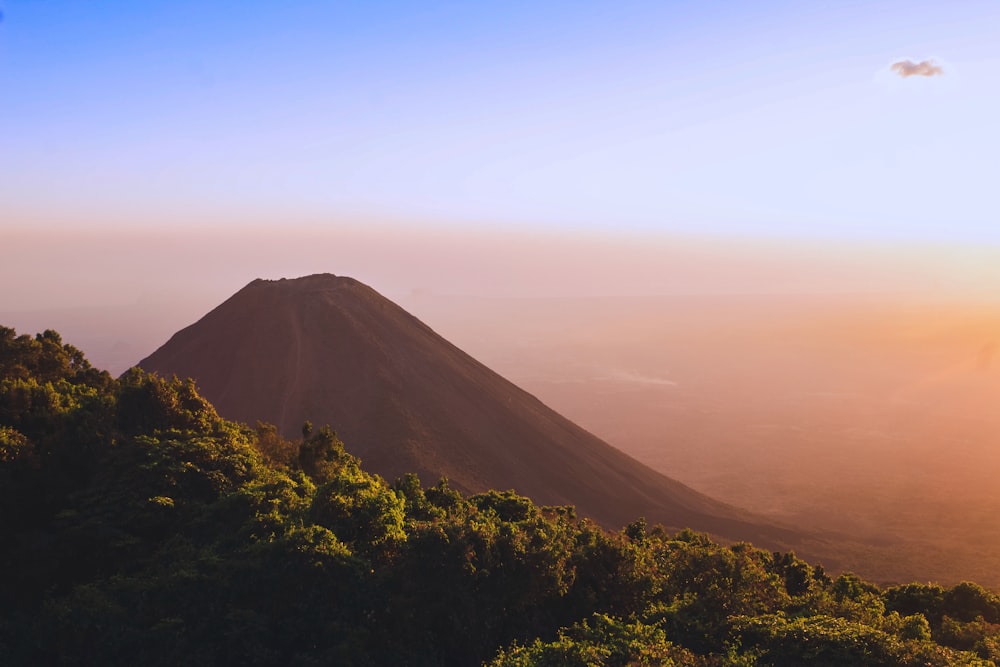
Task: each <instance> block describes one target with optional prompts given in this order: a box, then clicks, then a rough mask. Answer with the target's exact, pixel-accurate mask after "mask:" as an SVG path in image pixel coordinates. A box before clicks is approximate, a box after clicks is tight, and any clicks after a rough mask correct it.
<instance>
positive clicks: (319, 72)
mask: <svg viewBox="0 0 1000 667" xmlns="http://www.w3.org/2000/svg"><path fill="white" fill-rule="evenodd" d="M0 9H2V11H3V15H4V16H3V22H2V23H0V218H2V219H3V222H0V225H5V226H6V225H21V226H25V225H39V224H43V225H53V226H66V225H69V226H74V225H85V224H89V225H93V224H106V225H131V226H135V227H140V228H142V227H148V228H154V229H155V228H158V227H163V226H169V225H178V224H188V225H210V226H216V227H219V226H222V227H225V226H228V225H233V226H235V225H241V224H247V223H248V222H253V223H254V224H259V225H265V226H266V225H269V224H293V223H299V224H303V225H324V224H334V222H333V221H336V220H339V219H343V218H345V217H361V218H364V217H365V216H370V217H373V218H379V219H385V218H389V219H393V220H397V221H400V224H412V225H414V226H416V225H419V224H422V221H427V220H435V221H444V222H447V223H449V224H453V225H458V226H463V227H482V228H484V229H488V228H498V227H508V228H509V227H524V228H530V229H538V228H544V229H546V230H556V231H560V230H562V231H566V232H569V233H572V232H579V231H581V230H588V231H591V230H597V231H604V230H607V231H612V232H617V231H621V230H625V231H631V232H636V233H645V232H650V231H652V232H666V233H684V234H706V235H741V236H761V237H789V238H803V237H806V238H817V237H818V238H837V239H842V240H843V239H846V240H851V239H889V240H895V239H903V240H930V241H935V240H948V241H956V242H967V241H973V242H990V243H995V242H997V241H1000V216H998V213H1000V204H998V197H997V195H996V194H995V190H996V184H995V182H996V178H997V175H998V174H1000V131H998V130H997V126H996V119H997V118H1000V40H998V39H997V35H1000V4H998V3H996V2H951V3H942V2H934V3H932V2H922V1H919V0H918V1H912V2H865V3H854V2H852V3H846V2H837V3H795V2H753V3H749V2H747V3H735V2H670V3H663V2H615V3H610V2H608V3H603V2H572V3H571V2H547V3H537V2H534V3H528V2H504V3H493V2H475V3H433V2H425V3H416V2H413V3H410V2H327V3H319V2H295V3H273V2H269V3H263V2H255V1H245V2H240V3H229V2H217V3H202V2H197V3H196V2H186V1H181V2H169V3H168V2H159V1H157V0H152V1H144V2H141V3H136V2H83V1H82V0H0ZM906 59H909V60H910V61H912V62H914V63H919V62H921V61H925V60H933V61H934V63H935V64H936V65H937V66H939V67H940V68H941V72H942V73H941V74H940V75H936V76H909V77H905V78H904V77H901V76H899V75H898V74H897V73H894V72H893V71H892V70H891V69H890V68H891V65H892V64H893V63H895V62H900V61H903V60H906ZM407 221H413V222H411V223H407Z"/></svg>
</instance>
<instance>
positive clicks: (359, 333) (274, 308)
mask: <svg viewBox="0 0 1000 667" xmlns="http://www.w3.org/2000/svg"><path fill="white" fill-rule="evenodd" d="M139 365H140V366H141V367H142V368H144V369H146V370H149V371H157V372H159V373H161V374H176V375H178V376H182V377H193V378H195V379H196V380H197V382H198V385H199V387H200V388H201V391H202V392H203V394H204V395H205V396H206V397H207V398H208V399H209V400H211V401H212V402H213V403H214V404H215V406H216V408H217V409H218V410H219V412H220V414H222V415H225V416H226V417H228V418H231V419H235V420H240V421H246V422H250V423H253V422H254V421H256V420H263V421H267V422H271V423H274V424H276V425H277V426H278V427H279V429H280V430H281V432H282V433H284V434H285V435H288V436H296V435H297V434H299V432H300V429H301V427H302V424H303V422H304V421H306V420H310V421H312V422H314V423H316V424H317V425H319V424H326V423H328V424H330V425H331V426H333V427H334V429H336V431H337V432H338V434H339V435H340V437H341V438H342V439H343V440H344V442H345V443H347V446H348V449H349V450H350V451H352V452H354V453H356V454H358V455H359V456H360V457H361V458H362V460H363V461H364V463H365V465H366V467H367V468H369V469H371V470H374V471H375V472H378V473H379V474H381V475H382V476H383V477H385V478H387V479H393V478H395V477H396V476H398V475H401V474H403V473H405V472H417V473H418V474H419V475H420V477H421V479H422V480H423V481H424V482H425V483H430V482H434V481H436V480H437V479H438V478H439V477H441V476H442V475H443V476H446V477H448V478H449V479H450V480H451V481H452V483H453V484H454V485H455V486H456V487H458V488H460V489H462V490H464V491H467V492H469V491H471V492H477V491H483V490H486V489H490V488H495V489H516V490H517V491H518V492H519V493H522V494H525V495H527V496H530V497H531V498H532V499H534V500H535V501H536V502H539V503H542V504H558V505H563V504H572V505H575V506H576V507H577V510H578V512H579V513H580V514H582V515H584V516H589V517H592V518H593V519H595V520H596V521H598V522H599V523H601V524H604V525H607V526H616V527H617V526H622V525H624V524H625V523H627V522H629V521H633V520H635V519H636V518H637V517H640V516H644V517H646V518H647V519H648V520H650V521H653V522H658V523H663V524H665V525H667V526H670V527H674V528H681V527H691V528H694V529H697V530H703V531H708V532H711V533H713V534H716V535H719V536H721V537H725V538H729V539H745V540H752V541H755V542H760V543H761V544H770V545H780V544H786V543H788V542H789V541H795V536H794V535H793V534H792V533H791V532H790V531H787V530H784V529H781V528H777V527H774V526H770V525H768V524H766V523H764V522H762V521H757V520H755V518H753V517H751V516H750V515H748V514H746V513H743V512H741V511H739V510H736V509H735V508H732V507H729V506H727V505H723V504H722V503H718V502H716V501H714V500H712V499H710V498H708V497H706V496H704V495H702V494H699V493H697V492H696V491H694V490H692V489H690V488H688V487H687V486H684V485H683V484H681V483H680V482H677V481H675V480H672V479H670V478H668V477H665V476H664V475H662V474H660V473H658V472H655V471H654V470H652V469H650V468H648V467H646V466H644V465H642V464H641V463H639V462H638V461H636V460H634V459H632V458H631V457H629V456H627V455H626V454H624V453H622V452H620V451H618V450H617V449H615V448H613V447H611V446H610V445H608V444H607V443H605V442H604V441H602V440H600V439H599V438H597V437H596V436H594V435H592V434H591V433H589V432H587V431H585V430H584V429H582V428H580V427H579V426H577V425H576V424H574V423H572V422H570V421H569V420H567V419H565V418H564V417H562V416H560V415H559V414H557V413H556V412H554V411H553V410H551V409H549V408H547V407H546V406H545V405H543V404H542V403H541V402H540V401H538V400H537V399H536V398H535V397H533V396H531V395H530V394H528V393H527V392H525V391H523V390H521V389H519V388H518V387H516V386H515V385H513V384H511V383H510V382H508V381H507V380H505V379H503V378H502V377H500V376H499V375H497V374H496V373H494V372H493V371H491V370H489V369H488V368H486V367H485V366H483V365H482V364H480V363H478V362H477V361H475V360H474V359H472V358H471V357H469V356H468V355H467V354H465V353H464V352H462V351H461V350H459V349H458V348H456V347H455V346H454V345H451V344H450V343H448V342H447V341H446V340H444V339H443V338H441V337H440V336H438V335H437V334H435V333H434V332H433V331H432V330H431V329H430V328H429V327H427V326H426V325H424V324H423V323H422V322H420V321H419V320H417V319H416V318H415V317H413V316H412V315H410V314H409V313H407V312H406V311H404V310H403V309H401V308H400V307H399V306H397V305H395V304H394V303H392V302H391V301H389V300H387V299H385V298H384V297H382V296H381V295H379V294H378V293H377V292H375V291H374V290H372V289H371V288H369V287H367V286H365V285H363V284H361V283H359V282H358V281H356V280H353V279H351V278H343V277H336V276H333V275H329V274H324V275H314V276H308V277H305V278H299V279H295V280H284V279H283V280H278V281H265V280H255V281H253V282H252V283H250V284H249V285H247V286H246V287H245V288H243V289H242V290H240V291H239V292H238V293H236V294H235V295H234V296H232V297H231V298H230V299H228V300H227V301H226V302H224V303H223V304H222V305H220V306H219V307H217V308H216V309H215V310H213V311H212V312H210V313H208V314H207V315H206V316H205V317H203V318H202V319H201V320H199V321H198V322H196V323H195V324H193V325H191V326H189V327H187V328H186V329H183V330H182V331H179V332H178V333H177V334H175V335H174V336H173V337H172V338H171V339H170V340H169V341H168V342H167V343H166V344H165V345H164V346H163V347H161V348H160V349H159V350H157V351H156V352H154V353H153V354H152V355H150V356H149V357H147V358H146V359H144V360H143V361H142V362H141V363H140V364H139Z"/></svg>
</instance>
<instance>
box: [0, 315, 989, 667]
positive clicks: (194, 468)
mask: <svg viewBox="0 0 1000 667" xmlns="http://www.w3.org/2000/svg"><path fill="white" fill-rule="evenodd" d="M0 531H2V535H3V539H2V540H0V568H2V569H0V571H2V575H0V576H2V585H0V605H2V607H0V608H2V609H3V614H2V615H0V664H9V665H15V664H16V665H36V664H103V665H117V664H128V665H134V664H145V665H174V664H186V665H198V664H204V665H217V664H240V665H244V664H248V665H252V664H292V665H296V664H299V665H312V664H335V665H372V664H384V665H390V664H392V665H476V664H483V663H486V664H489V665H491V666H496V667H500V666H504V667H507V666H510V667H513V666H528V665H566V666H575V665H580V666H584V665H622V666H624V665H705V666H708V665H804V664H807V665H993V664H996V661H997V659H998V658H1000V598H998V597H997V596H996V595H995V594H993V593H992V592H990V591H987V590H985V589H983V588H981V587H979V586H977V585H975V584H971V583H963V584H960V585H958V586H955V587H953V588H947V589H946V588H943V587H941V586H936V585H933V584H909V585H905V586H896V587H892V588H888V589H885V590H883V589H880V588H879V587H877V586H875V585H873V584H870V583H868V582H865V581H863V580H861V579H859V578H858V577H856V576H853V575H850V574H844V575H841V576H839V577H836V578H831V577H830V576H828V575H827V574H826V573H825V572H824V571H823V569H822V568H820V567H816V566H812V565H810V564H808V563H805V562H803V561H802V560H800V559H798V558H796V557H795V556H794V555H792V554H781V553H770V552H767V551H762V550H760V549H756V548H754V547H752V546H751V545H748V544H735V545H731V546H722V545H719V544H717V543H715V542H713V541H712V540H710V539H709V538H708V537H706V536H704V535H701V534H697V533H693V532H690V531H684V532H681V533H679V534H674V535H671V534H667V533H666V532H664V531H663V530H662V529H660V528H658V527H648V526H646V525H645V522H643V521H642V520H641V519H640V520H637V521H636V522H635V523H633V524H631V525H629V526H627V527H626V528H625V529H624V530H622V531H621V532H619V533H608V532H606V531H604V530H602V529H600V528H599V527H597V526H595V525H594V524H593V523H591V522H589V521H587V520H585V519H584V520H581V519H578V518H577V517H576V516H575V514H574V512H573V510H572V509H571V508H567V507H538V506H536V505H535V504H533V503H532V502H531V501H530V500H528V499H527V498H523V497H521V496H518V495H516V494H515V493H513V492H510V491H490V492H488V493H483V494H479V495H474V496H470V497H465V496H463V495H462V494H460V493H458V492H457V491H455V490H454V489H452V488H450V487H449V485H448V483H447V481H446V480H440V481H438V482H437V483H436V484H434V485H433V486H430V487H428V488H425V487H423V486H422V484H421V482H420V480H418V479H417V478H416V476H414V475H407V476H404V477H402V478H400V479H397V480H395V481H393V482H392V483H386V482H385V481H383V480H382V479H381V478H379V477H377V476H375V475H372V474H370V473H368V472H366V471H365V470H364V469H363V468H362V466H361V464H360V462H359V461H358V459H357V458H355V457H353V456H351V455H350V454H348V453H347V452H346V451H345V450H344V446H343V444H342V443H341V442H340V441H339V440H338V439H337V437H336V435H335V434H334V432H333V431H331V430H330V428H329V427H323V428H319V429H315V430H314V429H313V428H312V426H311V425H308V424H307V425H305V426H304V428H303V437H302V438H301V439H300V440H298V441H294V442H293V441H289V440H286V439H283V438H281V437H280V436H279V435H278V434H277V433H276V431H275V429H274V427H271V426H268V425H264V424H258V425H257V426H256V427H252V428H251V427H247V426H243V425H239V424H234V423H232V422H228V421H225V420H223V419H221V418H220V417H219V416H218V415H217V414H216V412H215V410H214V409H213V408H212V406H211V405H210V404H208V403H207V402H206V401H205V400H204V399H203V398H201V397H200V396H199V395H198V392H197V390H196V388H195V386H194V385H193V383H191V382H190V381H184V380H177V379H165V378H160V377H157V376H155V375H148V374H145V373H143V372H141V371H138V370H132V371H130V372H128V373H126V374H125V375H124V376H123V377H122V378H120V379H114V378H111V377H110V376H109V375H108V374H107V373H104V372H100V371H97V370H95V369H93V368H91V367H90V365H89V364H88V363H87V361H86V360H85V359H84V357H83V355H82V354H80V352H79V351H78V350H76V349H74V348H73V347H72V346H69V345H64V344H63V343H62V341H61V339H60V337H59V335H58V334H56V333H55V332H52V331H46V332H45V333H42V334H39V335H37V336H35V337H33V338H32V337H30V336H17V335H16V333H15V332H14V331H13V330H12V329H7V328H0Z"/></svg>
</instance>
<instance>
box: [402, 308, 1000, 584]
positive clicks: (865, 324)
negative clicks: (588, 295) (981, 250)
mask: <svg viewBox="0 0 1000 667" xmlns="http://www.w3.org/2000/svg"><path fill="white" fill-rule="evenodd" d="M407 305H408V307H409V308H411V309H412V311H413V312H414V313H416V314H417V315H418V316H419V317H422V318H423V319H424V320H425V321H427V322H428V323H430V324H431V326H433V327H435V328H437V329H438V330H439V331H440V332H442V333H443V335H445V336H447V337H450V338H451V339H452V340H454V341H455V342H456V344H458V345H459V346H462V347H464V348H465V349H466V350H468V351H469V352H470V353H471V354H472V355H473V356H476V357H477V358H479V359H481V360H482V361H483V362H484V363H486V364H487V365H488V366H490V367H492V368H494V369H496V370H497V371H498V372H499V373H501V374H502V375H504V376H506V377H508V378H509V379H511V380H512V381H514V382H515V383H517V384H519V385H521V386H523V387H524V388H525V389H527V390H528V391H530V392H532V393H534V394H535V395H536V396H538V397H539V398H540V399H541V400H543V401H544V402H546V403H547V404H548V405H550V406H551V407H553V408H554V409H556V410H557V411H559V412H561V413H562V414H564V415H566V416H567V417H569V418H570V419H572V420H574V421H576V422H577V423H579V424H580V425H582V426H583V427H584V428H586V429H588V430H590V431H591V432H593V433H594V434H596V435H598V436H599V437H601V438H603V439H605V440H606V441H608V442H610V443H612V444H613V445H614V446H616V447H618V448H620V449H622V450H624V451H625V452H627V453H628V454H630V455H632V456H634V457H635V458H637V459H639V460H640V461H642V462H643V463H645V464H647V465H649V466H651V467H653V468H654V469H656V470H659V471H661V472H663V473H665V474H669V475H671V476H673V477H674V478H675V479H678V480H680V481H682V482H684V483H685V484H688V485H690V486H692V487H693V488H695V489H697V490H699V491H702V492H704V493H706V494H708V495H710V496H712V497H715V498H717V499H719V500H722V501H724V502H727V503H731V504H733V505H736V506H739V507H743V508H746V509H748V510H751V511H753V512H755V513H757V514H761V515H764V516H767V517H769V518H771V519H773V520H776V521H780V522H785V523H789V524H794V525H797V526H801V527H804V528H812V529H819V530H823V531H825V532H828V533H830V534H832V535H834V536H835V537H834V539H832V540H831V541H830V543H828V544H826V545H823V546H822V547H821V550H823V551H825V552H826V554H827V556H826V557H825V558H824V559H821V560H825V561H826V563H827V565H828V567H831V569H839V570H851V571H856V572H859V573H861V574H862V575H864V576H867V577H870V578H872V579H875V580H878V581H881V582H883V583H892V582H901V581H941V582H948V583H955V582H957V581H961V580H975V581H978V582H980V583H982V584H984V585H987V586H990V587H992V588H998V587H1000V574H998V573H1000V520H998V517H1000V487H998V485H997V483H996V480H997V477H998V475H1000V410H997V409H996V408H997V402H998V399H1000V369H998V368H997V367H996V366H995V364H994V363H993V360H992V351H993V347H994V344H995V343H994V341H995V340H997V339H998V338H1000V316H998V315H997V314H996V313H997V311H996V310H992V309H990V308H988V307H986V306H981V305H963V306H959V305H955V304H949V305H946V306H942V305H935V304H928V303H924V302H917V301H912V300H905V299H902V300H901V299H898V298H882V297H861V298H854V297H850V298H849V297H842V296H824V297H814V296H810V297H799V296H787V295H782V296H754V297H747V296H729V295H727V296H709V297H697V298H695V297H681V296H677V297H647V298H633V299H612V298H608V299H576V300H574V299H565V300H555V299H553V300H547V299H538V300H534V301H531V300H456V299H446V298H438V299H436V300H435V299H432V298H429V297H426V296H423V297H421V298H420V299H417V300H415V301H414V302H411V303H408V304H407Z"/></svg>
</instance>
